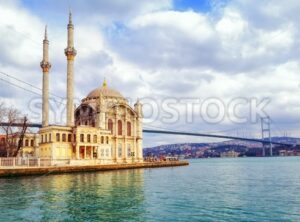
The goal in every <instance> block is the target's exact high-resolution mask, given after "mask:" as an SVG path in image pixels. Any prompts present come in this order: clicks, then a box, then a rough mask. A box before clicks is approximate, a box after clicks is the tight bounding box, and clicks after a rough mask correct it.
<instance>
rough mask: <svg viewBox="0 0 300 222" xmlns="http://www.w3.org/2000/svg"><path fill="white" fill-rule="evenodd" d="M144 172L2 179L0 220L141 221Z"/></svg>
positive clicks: (0, 186) (131, 171) (0, 187)
mask: <svg viewBox="0 0 300 222" xmlns="http://www.w3.org/2000/svg"><path fill="white" fill-rule="evenodd" d="M143 183H144V181H143V170H142V169H138V170H130V171H129V170H128V171H127V170H125V171H116V172H104V173H80V174H64V175H51V176H44V177H26V178H25V177H24V178H20V179H2V180H1V185H0V193H1V194H3V193H4V192H6V193H5V195H4V196H3V195H1V196H3V198H2V197H1V199H0V207H1V213H0V215H1V219H4V218H7V219H8V218H14V220H23V221H24V220H25V221H26V220H27V221H85V220H94V221H123V220H126V221H144V219H143V215H145V214H144V207H143V201H144V194H143Z"/></svg>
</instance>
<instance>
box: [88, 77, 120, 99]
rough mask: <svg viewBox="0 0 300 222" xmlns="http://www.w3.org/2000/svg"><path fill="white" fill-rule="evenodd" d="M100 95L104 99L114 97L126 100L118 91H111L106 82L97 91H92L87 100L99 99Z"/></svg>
mask: <svg viewBox="0 0 300 222" xmlns="http://www.w3.org/2000/svg"><path fill="white" fill-rule="evenodd" d="M100 93H101V94H102V96H104V97H113V98H124V97H123V96H122V94H121V93H119V92H118V91H117V90H114V89H111V88H109V87H108V86H107V83H106V81H105V80H104V82H103V85H102V86H101V87H99V88H97V89H94V90H93V91H91V92H90V93H89V94H88V96H87V98H88V99H93V98H99V95H100Z"/></svg>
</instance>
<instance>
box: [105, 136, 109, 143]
mask: <svg viewBox="0 0 300 222" xmlns="http://www.w3.org/2000/svg"><path fill="white" fill-rule="evenodd" d="M106 144H109V138H108V136H107V137H106Z"/></svg>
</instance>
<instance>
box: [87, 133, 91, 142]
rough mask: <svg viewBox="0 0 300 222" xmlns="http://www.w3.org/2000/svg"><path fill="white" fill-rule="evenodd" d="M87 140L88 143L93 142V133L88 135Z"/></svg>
mask: <svg viewBox="0 0 300 222" xmlns="http://www.w3.org/2000/svg"><path fill="white" fill-rule="evenodd" d="M87 142H88V143H90V142H91V135H90V134H88V135H87Z"/></svg>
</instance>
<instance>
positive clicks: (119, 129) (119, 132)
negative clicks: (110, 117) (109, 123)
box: [118, 120, 122, 136]
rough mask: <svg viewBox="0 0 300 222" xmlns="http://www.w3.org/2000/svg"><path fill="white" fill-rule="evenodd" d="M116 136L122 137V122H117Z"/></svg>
mask: <svg viewBox="0 0 300 222" xmlns="http://www.w3.org/2000/svg"><path fill="white" fill-rule="evenodd" d="M118 135H119V136H122V121H121V120H118Z"/></svg>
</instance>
